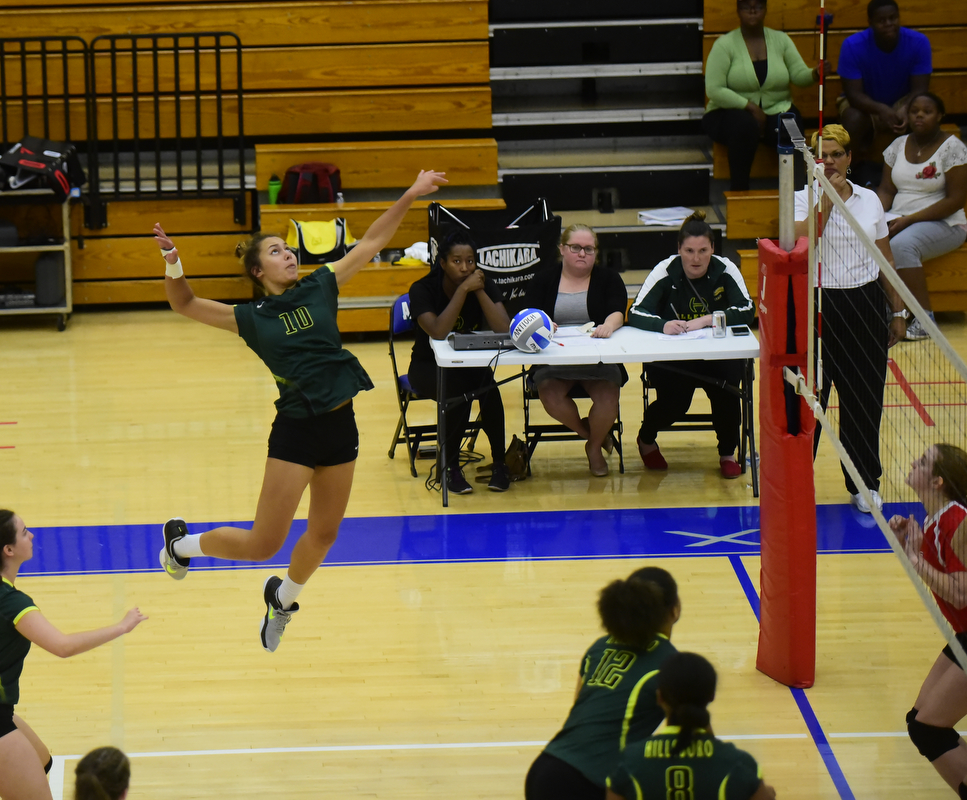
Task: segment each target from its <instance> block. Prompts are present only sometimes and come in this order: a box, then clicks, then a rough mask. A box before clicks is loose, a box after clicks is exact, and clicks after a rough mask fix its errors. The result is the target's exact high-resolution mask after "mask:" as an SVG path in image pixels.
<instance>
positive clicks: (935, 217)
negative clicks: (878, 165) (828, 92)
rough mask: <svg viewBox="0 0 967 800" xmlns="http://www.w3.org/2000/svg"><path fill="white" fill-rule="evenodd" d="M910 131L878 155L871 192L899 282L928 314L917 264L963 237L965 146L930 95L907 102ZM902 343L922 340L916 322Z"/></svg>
mask: <svg viewBox="0 0 967 800" xmlns="http://www.w3.org/2000/svg"><path fill="white" fill-rule="evenodd" d="M908 114H909V120H908V121H909V125H910V133H909V134H908V135H906V136H901V137H900V138H899V139H896V140H895V141H894V142H893V143H892V144H891V145H890V146H889V147H888V148H887V149H886V150H884V151H883V160H884V162H885V163H886V165H887V166H888V167H890V169H885V170H884V171H883V180H882V182H881V183H880V188H879V190H878V191H877V194H878V195H879V197H880V202H881V203H882V204H883V208H884V209H885V210H886V211H887V220H888V224H889V227H890V247H891V248H892V250H893V257H894V258H895V259H896V266H897V269H899V270H902V272H901V273H900V275H901V277H902V278H903V282H904V283H906V285H907V286H908V287H909V289H910V291H911V292H913V296H914V297H916V298H917V300H918V301H919V302H920V305H922V306H923V307H924V309H925V310H926V311H927V312H928V313H929V314H930V318H931V319H933V313H932V311H931V306H930V295H929V294H928V293H927V281H926V279H925V278H924V275H923V262H924V261H928V260H929V259H931V258H936V257H937V256H942V255H943V254H944V253H949V252H950V251H951V250H956V249H957V248H958V247H960V246H961V245H962V244H963V243H964V240H965V239H967V216H965V214H964V203H965V202H967V145H964V143H963V142H962V141H961V140H960V139H958V138H957V137H956V136H953V135H952V134H949V133H945V132H944V131H943V130H941V128H940V121H941V120H942V119H943V115H944V104H943V100H941V99H940V98H939V97H937V95H935V94H933V93H932V92H921V93H919V94H916V95H914V96H913V98H911V100H910V106H909V110H908ZM906 338H907V339H926V338H927V332H926V331H925V330H924V329H923V327H922V326H921V325H920V321H919V320H911V321H910V322H909V323H908V325H907V332H906Z"/></svg>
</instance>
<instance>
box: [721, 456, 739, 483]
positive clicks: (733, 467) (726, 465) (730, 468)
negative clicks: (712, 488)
mask: <svg viewBox="0 0 967 800" xmlns="http://www.w3.org/2000/svg"><path fill="white" fill-rule="evenodd" d="M719 469H720V470H721V471H722V477H723V478H728V479H729V480H731V479H733V478H738V477H739V475H741V474H742V467H741V466H740V464H739V462H738V461H732V460H731V459H728V458H723V459H721V460H720V461H719Z"/></svg>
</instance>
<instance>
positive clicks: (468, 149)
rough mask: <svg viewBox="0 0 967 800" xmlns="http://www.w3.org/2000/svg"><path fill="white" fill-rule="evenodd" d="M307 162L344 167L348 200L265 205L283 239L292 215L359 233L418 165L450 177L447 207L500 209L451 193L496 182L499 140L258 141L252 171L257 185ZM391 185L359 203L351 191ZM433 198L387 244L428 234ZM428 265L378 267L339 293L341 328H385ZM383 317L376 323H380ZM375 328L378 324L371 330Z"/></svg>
mask: <svg viewBox="0 0 967 800" xmlns="http://www.w3.org/2000/svg"><path fill="white" fill-rule="evenodd" d="M305 161H328V162H331V163H334V164H336V165H337V166H338V167H339V172H340V177H341V179H342V188H343V192H344V194H345V196H346V201H345V202H344V203H343V205H341V206H338V205H336V204H334V203H328V204H327V203H323V204H319V205H312V206H306V205H274V206H273V205H264V206H262V207H261V217H262V224H261V227H262V230H263V231H272V232H275V233H277V234H279V235H280V236H285V234H286V231H287V229H288V225H289V220H290V219H297V220H299V221H304V220H326V219H333V218H334V217H343V218H344V219H345V220H346V222H347V224H348V225H349V230H350V231H351V232H352V233H353V235H355V236H357V237H358V236H362V234H363V233H364V232H365V231H366V229H367V228H368V227H369V226H370V225H371V224H372V223H373V221H374V220H375V219H376V218H377V217H378V216H379V215H380V214H382V213H383V211H385V210H386V209H387V208H388V207H389V206H390V204H391V203H392V202H394V201H395V199H396V196H398V195H399V194H402V192H403V191H404V190H405V189H406V187H408V186H409V185H410V184H411V183H412V182H413V180H414V179H415V178H416V176H417V174H418V173H419V171H420V170H421V169H435V170H440V171H443V172H446V173H447V180H448V181H449V182H450V183H449V185H448V187H447V189H448V196H447V199H446V200H445V201H444V202H445V205H446V206H447V207H448V208H453V209H473V210H488V209H502V208H504V207H505V205H504V201H503V200H501V199H500V198H499V197H491V198H461V197H454V196H452V190H453V188H455V187H456V188H459V187H496V186H497V142H496V141H495V140H494V139H452V140H419V141H409V142H335V143H325V144H291V145H290V144H261V145H256V147H255V175H256V181H257V182H258V185H259V186H264V185H267V184H268V180H269V177H270V176H271V175H273V174H274V175H278V176H279V177H281V176H282V175H283V174H284V173H285V170H286V168H287V167H289V166H291V165H292V164H299V163H302V162H305ZM374 189H375V190H380V189H385V190H392V191H391V194H392V195H393V198H392V199H387V200H379V201H372V200H368V201H362V202H359V201H354V200H353V194H354V192H358V191H362V190H374ZM434 199H438V198H436V197H435V196H432V197H429V198H425V199H422V200H418V201H416V202H415V203H414V204H413V206H412V207H411V208H410V210H409V211H408V212H407V213H406V215H405V216H404V218H403V221H402V222H401V223H400V226H399V228H397V230H396V233H395V234H394V236H393V238H392V240H391V241H390V244H389V247H390V248H394V249H403V248H406V247H409V246H410V245H411V244H413V243H414V242H420V241H423V242H425V241H426V240H427V237H428V234H429V232H428V230H427V219H428V218H427V207H428V206H429V204H430V202H432V201H433V200H434ZM428 269H429V268H428V267H396V268H394V267H387V266H385V265H382V266H380V265H373V266H372V267H371V268H370V269H369V270H368V271H366V273H365V274H364V275H362V276H360V278H359V279H358V280H356V281H352V282H350V284H347V285H346V287H344V289H343V290H342V291H341V292H340V298H341V300H346V299H348V298H354V299H353V300H352V301H351V302H350V303H345V302H344V303H343V305H344V306H348V307H341V308H340V312H339V327H340V329H341V330H343V331H368V330H382V329H383V328H384V327H385V326H386V313H387V309H388V308H389V307H390V306H391V304H392V302H393V300H394V299H395V298H396V296H397V295H399V294H402V293H403V292H405V291H406V290H407V289H408V288H409V287H410V285H411V284H412V283H413V281H415V280H417V279H418V278H420V277H422V276H423V275H425V274H426V272H427V270H428ZM377 322H378V324H376V323H377ZM374 326H375V327H374Z"/></svg>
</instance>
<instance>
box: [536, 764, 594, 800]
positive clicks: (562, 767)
mask: <svg viewBox="0 0 967 800" xmlns="http://www.w3.org/2000/svg"><path fill="white" fill-rule="evenodd" d="M605 794H606V792H605V790H604V789H602V788H601V787H600V786H595V784H593V783H591V781H589V780H588V779H587V778H585V777H584V774H583V773H582V772H580V771H579V770H577V769H575V768H574V767H572V766H571V765H570V764H568V763H567V762H566V761H561V759H559V758H557V756H552V755H550V753H541V754H540V755H539V756H538V757H537V759H536V760H535V761H534V763H533V764H531V768H530V769H529V770H528V772H527V778H526V779H525V780H524V797H525V800H604V798H605Z"/></svg>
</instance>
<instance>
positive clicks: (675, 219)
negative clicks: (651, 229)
mask: <svg viewBox="0 0 967 800" xmlns="http://www.w3.org/2000/svg"><path fill="white" fill-rule="evenodd" d="M692 213H693V209H691V208H685V206H674V207H672V208H651V209H648V210H646V211H639V212H638V222H643V223H644V224H645V225H661V226H663V227H666V228H680V227H681V226H682V223H684V222H685V220H686V219H687V218H688V217H690V216H691V215H692Z"/></svg>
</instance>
